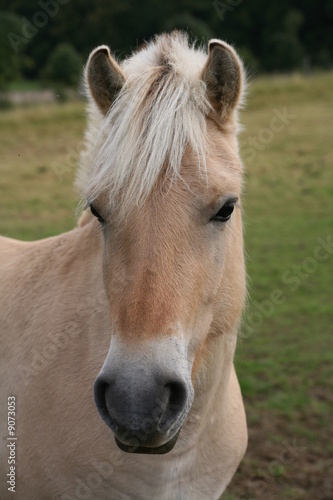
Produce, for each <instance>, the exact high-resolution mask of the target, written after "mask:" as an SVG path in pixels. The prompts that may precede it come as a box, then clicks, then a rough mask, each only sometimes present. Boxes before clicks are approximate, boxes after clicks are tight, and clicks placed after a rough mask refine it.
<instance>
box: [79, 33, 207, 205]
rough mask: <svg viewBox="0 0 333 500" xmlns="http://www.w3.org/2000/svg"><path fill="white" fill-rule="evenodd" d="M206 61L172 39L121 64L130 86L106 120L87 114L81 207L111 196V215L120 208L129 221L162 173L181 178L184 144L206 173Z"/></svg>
mask: <svg viewBox="0 0 333 500" xmlns="http://www.w3.org/2000/svg"><path fill="white" fill-rule="evenodd" d="M206 59H207V56H206V54H205V53H204V52H203V51H202V50H194V48H193V47H189V45H188V41H187V37H186V36H185V35H181V34H177V35H175V34H173V35H172V36H169V35H162V36H159V37H157V38H156V39H155V41H154V42H152V43H150V44H149V45H148V46H147V47H146V48H145V49H143V50H141V51H139V52H138V53H136V54H134V55H133V56H132V57H131V58H130V59H128V60H126V61H125V62H124V63H123V65H122V69H123V71H124V72H125V74H126V76H127V80H126V83H125V85H124V87H123V89H122V91H121V92H120V94H119V96H118V98H117V99H116V101H115V102H114V103H113V106H112V107H111V109H110V111H109V113H108V114H107V116H106V117H105V118H103V117H102V115H101V113H100V112H99V111H98V109H97V107H96V105H94V104H93V103H91V106H90V115H91V116H90V124H89V128H88V131H87V133H86V141H87V148H86V150H85V151H84V152H83V154H82V157H81V166H80V169H79V173H78V182H77V184H78V185H79V187H81V188H82V187H83V186H85V188H84V190H83V197H84V198H85V199H88V200H93V199H95V198H96V197H98V196H99V195H100V194H101V193H102V192H103V193H108V196H109V204H110V208H112V205H113V203H117V204H118V203H119V202H120V201H121V209H122V213H123V214H128V213H129V212H130V210H131V209H132V208H133V207H134V206H135V205H139V204H141V203H143V202H144V200H145V199H146V197H147V196H148V194H149V193H150V192H151V190H152V188H153V186H154V185H155V183H156V181H157V179H158V177H159V175H160V173H161V171H162V170H163V169H166V173H171V178H173V177H175V176H177V175H178V174H179V170H180V163H181V159H182V157H183V153H184V149H185V147H186V145H187V144H189V145H190V146H191V147H192V148H193V150H194V151H195V152H196V154H197V156H198V161H199V164H200V165H201V167H202V168H203V169H205V160H204V158H205V143H206V133H205V131H206V122H205V116H206V115H207V113H208V111H209V109H210V104H209V103H208V101H207V98H206V95H205V84H204V82H203V81H202V80H201V79H200V73H201V71H202V68H203V66H204V64H205V61H206ZM163 71H164V73H163ZM161 72H162V73H163V75H162V76H160V75H161ZM156 78H157V80H158V82H157V83H155V84H152V82H153V81H156ZM148 92H151V95H150V96H149V97H148V98H147V93H148ZM119 193H121V199H119V197H118V195H119ZM119 204H120V203H119Z"/></svg>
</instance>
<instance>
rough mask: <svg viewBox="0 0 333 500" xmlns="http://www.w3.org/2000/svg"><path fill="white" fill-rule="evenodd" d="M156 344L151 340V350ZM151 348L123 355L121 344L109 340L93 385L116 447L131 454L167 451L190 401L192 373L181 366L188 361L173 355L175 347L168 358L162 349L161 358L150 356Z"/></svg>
mask: <svg viewBox="0 0 333 500" xmlns="http://www.w3.org/2000/svg"><path fill="white" fill-rule="evenodd" d="M168 345H169V347H171V346H170V344H168ZM113 347H116V348H115V349H113ZM157 347H158V346H157V343H156V342H155V343H154V351H155V349H156V348H157ZM160 347H161V346H160ZM151 349H152V346H150V352H149V353H148V355H147V353H146V354H144V353H143V351H142V350H141V352H140V350H139V352H138V351H136V352H135V353H133V354H132V356H129V353H128V352H126V353H125V352H123V353H122V354H123V357H121V356H120V354H121V353H120V352H119V343H118V345H116V346H115V345H112V342H111V347H110V351H109V354H108V356H107V358H106V360H105V363H104V365H103V368H102V370H101V372H100V373H99V375H98V376H97V378H96V381H95V384H94V399H95V403H96V406H97V410H98V412H99V414H100V416H101V418H102V419H103V421H104V422H105V423H106V424H107V425H108V427H109V428H110V429H111V430H112V431H113V432H114V434H115V440H116V443H117V445H118V447H119V448H120V449H121V450H123V451H126V452H129V453H149V454H162V453H168V452H169V451H171V450H172V448H173V447H174V446H175V444H176V442H177V439H178V436H179V433H180V430H181V427H182V425H183V423H184V420H185V418H186V416H187V414H188V411H189V409H190V407H191V404H192V401H193V392H194V391H193V387H192V383H191V378H190V376H189V373H190V372H189V370H187V369H185V370H184V365H185V366H186V363H185V362H184V357H182V356H178V355H177V353H178V354H179V349H176V350H175V351H174V352H173V356H172V358H171V360H169V362H167V359H166V358H168V352H166V350H165V349H164V350H163V351H162V352H163V363H162V362H161V360H160V361H159V359H158V358H159V357H160V356H157V355H155V356H152V354H153V353H152V352H151ZM168 351H169V349H168ZM155 354H157V353H155ZM178 357H179V358H180V359H179V362H177V358H178ZM152 360H153V362H152ZM148 361H150V362H148ZM180 361H182V362H181V363H180Z"/></svg>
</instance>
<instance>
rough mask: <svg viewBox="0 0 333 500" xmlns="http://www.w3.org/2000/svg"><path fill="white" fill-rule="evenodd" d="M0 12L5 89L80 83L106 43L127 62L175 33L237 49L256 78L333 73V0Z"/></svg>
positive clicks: (72, 3) (185, 0) (68, 0)
mask: <svg viewBox="0 0 333 500" xmlns="http://www.w3.org/2000/svg"><path fill="white" fill-rule="evenodd" d="M0 9H1V10H0V36H1V48H0V50H1V53H0V61H1V66H0V84H1V85H2V86H3V85H6V84H8V83H10V82H12V81H13V80H18V79H20V78H22V79H24V80H29V81H36V80H39V81H44V82H54V81H59V82H63V83H65V84H75V83H76V81H77V78H78V73H79V70H80V65H82V63H83V61H85V60H86V58H87V56H88V54H89V52H90V51H91V50H92V48H94V47H95V46H97V45H99V44H102V43H107V44H109V45H110V46H111V49H112V50H113V51H114V52H115V53H116V55H117V56H118V57H120V58H123V57H124V56H125V55H126V54H128V53H129V52H131V51H132V50H134V49H136V48H137V47H138V46H140V45H141V44H142V43H143V42H144V41H145V40H148V39H149V38H150V37H152V36H153V35H154V34H155V33H160V32H162V31H170V30H172V29H175V28H176V29H183V30H187V31H188V32H189V33H190V34H191V35H192V36H193V38H196V39H198V40H199V41H200V42H201V41H206V40H208V39H209V38H213V37H217V38H219V37H220V38H223V39H226V40H228V41H229V42H233V43H235V44H236V46H237V49H238V51H239V52H240V53H241V54H242V56H243V57H244V59H245V62H246V63H247V65H248V66H249V67H250V68H251V70H252V71H260V72H272V71H280V72H281V71H283V72H285V71H294V70H302V71H304V72H305V73H308V72H310V71H312V70H314V69H318V68H322V69H330V68H332V66H333V30H332V26H333V2H332V0H323V1H321V2H313V1H312V0H305V1H304V0H280V1H279V2H274V3H272V2H267V1H265V0H252V1H251V2H249V1H243V0H225V1H224V0H213V1H207V0H191V1H190V0H177V1H176V0H172V1H168V2H161V1H159V0H143V1H141V2H135V1H134V0H118V1H116V0H111V1H108V2H106V1H102V0H95V1H94V2H91V1H88V0H39V1H38V0H36V1H35V0H29V1H28V2H27V1H25V0H2V2H1V7H0ZM65 62H66V64H63V63H65Z"/></svg>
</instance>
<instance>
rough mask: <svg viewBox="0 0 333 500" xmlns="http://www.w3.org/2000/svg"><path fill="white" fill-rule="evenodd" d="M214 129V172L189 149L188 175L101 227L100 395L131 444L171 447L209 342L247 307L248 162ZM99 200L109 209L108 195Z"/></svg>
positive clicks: (108, 418) (105, 413)
mask: <svg viewBox="0 0 333 500" xmlns="http://www.w3.org/2000/svg"><path fill="white" fill-rule="evenodd" d="M208 128H209V131H210V137H211V138H212V139H214V147H213V150H214V154H211V155H207V167H208V168H207V176H206V175H205V174H200V173H199V169H198V165H197V162H196V161H195V158H194V156H193V155H192V154H191V152H190V151H188V152H187V153H186V154H185V155H184V158H183V163H182V170H181V175H182V179H178V180H177V181H174V182H173V183H172V184H171V186H170V185H168V184H167V183H165V182H164V183H163V180H161V182H160V183H159V184H158V185H157V186H156V188H155V189H154V191H153V192H152V194H151V196H150V197H149V199H148V200H147V201H146V203H145V204H144V206H142V207H141V208H136V209H135V210H133V212H132V213H131V214H129V215H128V217H127V218H126V219H125V221H124V220H122V219H121V222H120V221H117V214H116V213H114V214H112V213H110V214H109V215H108V216H107V219H108V222H106V223H105V224H103V233H104V245H105V252H104V279H105V287H106V290H107V294H108V297H109V303H110V318H111V322H112V329H113V331H112V340H111V344H110V350H109V353H108V356H107V358H106V360H105V363H104V365H103V368H102V370H101V372H100V374H99V376H98V377H97V380H96V383H95V400H96V404H97V407H98V410H99V412H100V415H101V416H102V418H103V420H104V421H105V422H106V423H107V424H108V425H109V426H110V428H111V429H112V430H113V431H114V432H115V435H116V437H117V442H118V444H119V446H120V447H121V448H122V449H124V450H127V451H130V450H133V451H137V452H138V451H139V452H140V451H142V452H146V453H148V452H152V453H162V452H167V451H169V450H170V449H171V448H172V446H173V445H174V444H175V442H176V439H177V436H178V432H179V430H180V428H181V426H182V424H183V422H184V420H185V418H186V415H187V413H188V411H189V409H190V407H191V404H192V401H193V396H194V388H195V386H196V381H197V376H199V373H200V371H202V368H203V365H204V362H205V353H206V352H207V349H208V350H209V345H210V342H211V341H212V339H214V336H215V335H217V332H221V331H224V332H230V331H233V328H234V327H235V325H236V323H237V320H238V317H239V314H240V310H241V308H242V305H243V296H244V275H242V271H241V270H242V269H243V260H242V259H243V256H242V250H241V248H242V245H241V239H242V233H241V216H240V200H239V197H240V172H241V167H240V164H239V162H238V161H237V157H236V155H235V154H234V153H233V150H232V148H231V147H230V145H228V143H227V141H226V140H224V141H223V140H221V137H219V141H217V138H218V136H220V135H221V133H220V132H219V131H218V129H217V127H216V126H215V125H214V123H209V124H208ZM216 144H219V145H218V146H217V145H216ZM221 158H224V162H225V163H226V164H227V165H230V164H231V163H232V165H233V169H232V174H231V173H230V172H229V173H228V172H227V173H226V171H225V169H223V168H221ZM225 206H227V207H228V206H230V207H232V208H233V213H231V216H230V219H228V220H223V218H222V220H219V219H218V218H216V214H219V213H222V214H223V213H224V214H225V217H226V219H227V216H228V214H229V212H232V209H231V208H230V209H225V210H224V212H223V207H225ZM96 207H97V208H98V212H99V213H103V214H104V213H105V206H104V203H103V197H102V196H101V197H100V199H98V200H96ZM221 209H222V210H221ZM225 334H226V335H227V333H225ZM219 335H221V333H219Z"/></svg>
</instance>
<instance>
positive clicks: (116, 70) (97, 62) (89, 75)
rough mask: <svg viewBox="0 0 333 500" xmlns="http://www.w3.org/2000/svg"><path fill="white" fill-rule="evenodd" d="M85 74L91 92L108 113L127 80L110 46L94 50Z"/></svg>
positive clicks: (104, 112)
mask: <svg viewBox="0 0 333 500" xmlns="http://www.w3.org/2000/svg"><path fill="white" fill-rule="evenodd" d="M85 75H86V82H87V84H88V88H89V90H90V94H91V95H92V97H93V99H94V101H95V102H96V104H97V106H98V107H99V109H100V110H101V111H102V113H103V115H106V113H107V112H108V111H109V109H110V107H111V105H112V103H113V101H114V100H115V98H116V96H117V94H118V93H119V92H120V90H121V88H122V87H123V85H124V83H125V80H126V77H125V74H124V73H123V71H122V69H121V68H120V66H119V64H118V63H117V62H116V61H115V60H114V59H113V58H112V57H111V54H110V49H109V47H107V46H106V45H101V46H100V47H97V49H95V50H93V52H92V53H91V54H90V56H89V59H88V62H87V66H86V71H85Z"/></svg>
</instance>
